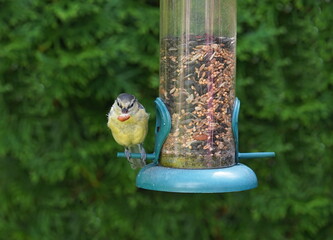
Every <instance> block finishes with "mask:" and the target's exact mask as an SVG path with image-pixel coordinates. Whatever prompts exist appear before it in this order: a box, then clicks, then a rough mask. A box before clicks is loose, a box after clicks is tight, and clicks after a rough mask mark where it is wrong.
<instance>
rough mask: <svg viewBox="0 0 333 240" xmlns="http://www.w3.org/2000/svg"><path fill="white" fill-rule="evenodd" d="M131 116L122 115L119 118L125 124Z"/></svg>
mask: <svg viewBox="0 0 333 240" xmlns="http://www.w3.org/2000/svg"><path fill="white" fill-rule="evenodd" d="M130 117H131V116H130V115H129V114H120V115H119V116H118V120H119V121H121V122H125V121H126V120H128V119H129V118H130Z"/></svg>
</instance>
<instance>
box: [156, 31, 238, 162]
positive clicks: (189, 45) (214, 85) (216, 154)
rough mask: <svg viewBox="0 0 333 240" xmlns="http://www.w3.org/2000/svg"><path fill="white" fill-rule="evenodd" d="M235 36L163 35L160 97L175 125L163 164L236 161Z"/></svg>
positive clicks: (166, 144) (165, 148)
mask: <svg viewBox="0 0 333 240" xmlns="http://www.w3.org/2000/svg"><path fill="white" fill-rule="evenodd" d="M234 43H235V39H234V38H226V37H214V36H209V35H198V36H193V35H191V36H185V37H183V38H164V39H162V47H161V49H162V51H161V79H160V82H161V85H160V86H161V87H160V97H161V98H162V99H163V100H164V102H165V103H166V105H167V107H168V110H169V111H170V113H171V118H172V128H171V133H170V134H169V137H168V138H167V140H166V142H165V143H164V146H163V148H162V155H161V164H162V165H164V166H170V167H178V168H212V167H228V166H231V165H234V164H235V147H234V146H235V142H234V139H233V135H232V127H231V114H232V108H233V103H234V99H235V97H234V96H235V90H234V78H235V54H234V50H235V48H234Z"/></svg>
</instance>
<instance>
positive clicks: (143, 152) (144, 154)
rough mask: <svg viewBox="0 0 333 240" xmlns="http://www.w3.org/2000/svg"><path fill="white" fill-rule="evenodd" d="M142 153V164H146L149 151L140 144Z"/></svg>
mask: <svg viewBox="0 0 333 240" xmlns="http://www.w3.org/2000/svg"><path fill="white" fill-rule="evenodd" d="M140 154H141V163H142V165H146V159H147V153H146V151H145V149H144V147H143V146H140Z"/></svg>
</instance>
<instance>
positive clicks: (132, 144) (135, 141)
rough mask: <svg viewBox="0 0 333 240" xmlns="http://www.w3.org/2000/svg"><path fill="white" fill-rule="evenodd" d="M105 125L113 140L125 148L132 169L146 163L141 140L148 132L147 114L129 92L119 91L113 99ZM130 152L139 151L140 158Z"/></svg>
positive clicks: (142, 140)
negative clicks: (132, 155)
mask: <svg viewBox="0 0 333 240" xmlns="http://www.w3.org/2000/svg"><path fill="white" fill-rule="evenodd" d="M107 118H108V122H107V126H108V127H109V128H110V130H111V133H112V136H113V138H114V140H115V141H116V142H117V143H118V144H119V145H121V146H123V147H124V148H125V155H126V158H127V160H128V161H129V163H130V165H131V167H132V168H133V169H136V168H141V167H143V166H145V165H146V157H147V154H146V151H145V149H144V147H143V142H144V140H145V138H146V136H147V132H148V120H149V114H148V113H147V112H146V110H145V108H144V107H143V106H142V105H141V104H140V103H139V101H138V100H137V99H136V98H135V97H134V96H133V95H131V94H128V93H121V94H119V96H118V97H117V98H116V100H115V101H114V103H113V105H112V106H111V109H110V111H109V113H108V114H107ZM132 152H139V153H140V154H141V159H133V158H131V157H130V155H131V153H132Z"/></svg>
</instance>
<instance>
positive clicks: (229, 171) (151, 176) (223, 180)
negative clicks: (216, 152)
mask: <svg viewBox="0 0 333 240" xmlns="http://www.w3.org/2000/svg"><path fill="white" fill-rule="evenodd" d="M136 186H137V187H139V188H143V189H147V190H154V191H164V192H179V193H222V192H238V191H244V190H249V189H252V188H256V187H257V186H258V181H257V176H256V174H255V173H254V172H253V170H252V169H251V168H249V167H247V166H246V165H244V164H241V163H238V164H236V165H234V166H232V167H226V168H214V169H179V168H168V167H163V166H159V165H156V164H154V163H151V164H149V165H147V166H145V167H144V168H143V169H141V171H140V172H139V174H138V176H137V178H136Z"/></svg>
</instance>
